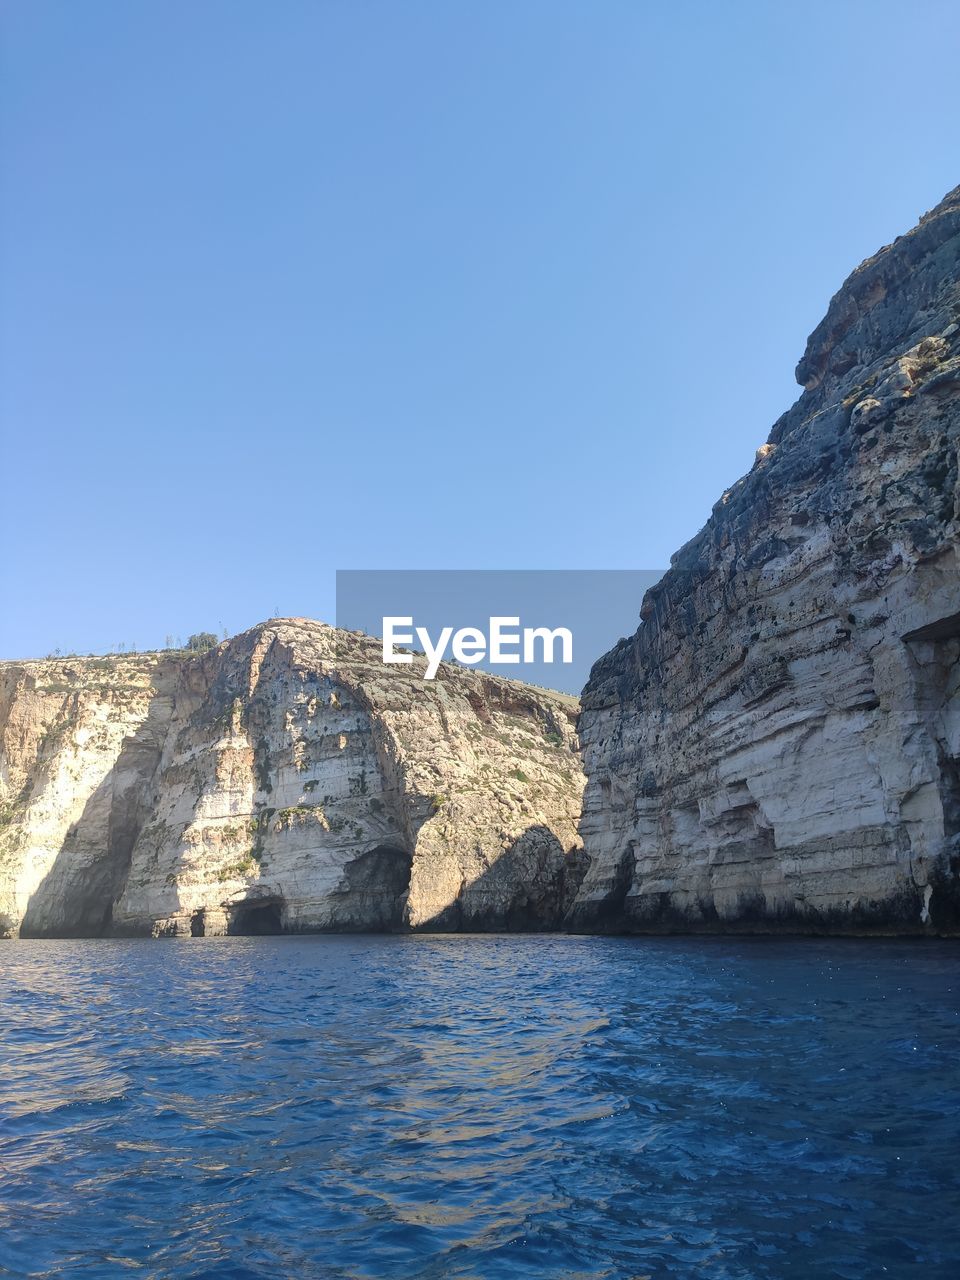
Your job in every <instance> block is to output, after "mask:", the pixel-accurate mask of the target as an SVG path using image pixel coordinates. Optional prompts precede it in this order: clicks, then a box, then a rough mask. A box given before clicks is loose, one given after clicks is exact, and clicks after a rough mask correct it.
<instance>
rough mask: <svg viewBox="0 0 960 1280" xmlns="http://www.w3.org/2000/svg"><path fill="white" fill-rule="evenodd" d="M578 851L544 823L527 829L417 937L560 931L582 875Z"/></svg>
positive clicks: (418, 929)
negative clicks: (429, 934) (566, 847)
mask: <svg viewBox="0 0 960 1280" xmlns="http://www.w3.org/2000/svg"><path fill="white" fill-rule="evenodd" d="M587 862H588V859H587V855H586V854H585V853H584V852H583V850H582V849H576V848H575V849H572V850H569V851H567V850H564V848H563V845H562V844H561V843H560V841H559V840H558V839H557V837H556V836H555V835H554V833H553V832H552V831H551V830H550V828H549V827H546V826H543V825H539V824H538V825H534V826H530V827H528V828H527V829H526V831H524V833H523V834H522V835H521V836H519V837H518V838H517V839H516V840H515V841H514V842H513V844H512V845H510V846H509V848H507V849H505V850H504V851H503V853H502V854H501V855H500V857H499V858H497V860H496V861H495V862H493V863H492V864H491V865H490V866H489V867H488V868H487V869H486V871H484V872H483V873H482V874H481V875H479V876H477V877H476V878H475V879H474V880H470V881H466V882H464V883H463V884H462V885H461V887H460V892H459V894H458V895H457V897H456V899H455V900H454V901H453V902H451V903H450V904H449V906H447V907H444V908H443V910H442V911H438V912H437V913H436V914H435V915H433V916H431V917H430V918H429V919H428V920H425V921H424V922H423V923H422V924H420V925H418V926H417V927H416V932H418V933H431V932H434V933H438V932H442V933H458V932H463V933H546V932H551V931H554V930H559V929H563V928H564V926H565V921H566V918H567V915H568V913H569V911H570V908H571V906H572V905H573V900H574V898H575V897H576V894H577V890H578V889H579V887H580V884H581V881H582V880H583V877H584V875H585V874H586V869H587Z"/></svg>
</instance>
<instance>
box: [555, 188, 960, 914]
mask: <svg viewBox="0 0 960 1280" xmlns="http://www.w3.org/2000/svg"><path fill="white" fill-rule="evenodd" d="M958 326H960V188H958V189H957V190H955V191H953V192H951V194H950V195H949V196H947V198H946V199H945V200H944V201H943V202H942V203H941V204H940V205H939V206H938V207H937V208H936V209H935V210H933V211H932V212H931V213H930V214H928V215H927V216H925V217H924V218H923V219H922V220H921V222H920V223H919V225H918V226H917V227H916V228H914V230H913V231H911V232H910V233H909V234H908V235H905V236H902V237H900V238H899V239H898V240H897V241H896V242H895V243H894V244H892V245H890V246H889V247H887V248H885V249H882V250H881V251H880V252H879V253H878V254H876V255H875V256H874V257H872V258H870V259H869V260H868V261H866V262H864V263H863V264H862V265H861V266H860V267H859V268H858V269H857V270H856V271H855V272H854V273H853V274H852V275H851V276H850V278H849V279H848V280H847V282H846V283H845V284H844V286H843V288H842V289H841V290H840V292H839V293H838V294H837V295H836V297H835V298H834V299H833V300H832V302H831V303H830V307H829V310H828V312H827V315H826V318H825V319H824V321H823V322H822V324H820V325H819V326H818V328H817V329H816V331H815V332H814V333H813V335H812V336H811V338H810V340H809V343H808V346H807V350H806V352H805V354H804V356H803V359H802V360H801V361H800V364H799V366H798V369H797V379H798V381H799V382H800V384H801V385H802V386H803V387H804V388H805V390H804V392H803V394H802V395H801V397H800V399H799V400H798V401H797V403H796V404H795V405H794V407H793V408H792V409H790V411H789V412H788V413H786V414H785V415H784V416H783V417H782V418H781V419H780V420H779V422H777V424H776V425H775V426H774V428H773V431H772V433H771V435H770V438H769V442H768V443H767V444H766V445H764V446H763V447H762V448H761V449H760V450H759V452H758V454H757V459H756V463H755V465H754V467H753V469H752V471H751V472H750V473H749V475H747V476H745V477H744V478H743V479H742V480H741V481H739V483H737V484H736V485H734V486H733V488H732V489H731V490H730V491H729V492H727V493H725V494H724V495H723V497H722V498H721V500H720V501H719V503H718V504H717V505H716V507H715V508H714V510H713V514H712V516H711V518H710V520H709V522H708V523H707V525H706V527H705V528H704V529H703V530H702V532H701V533H700V534H699V535H698V537H696V538H695V539H694V540H693V541H692V542H691V543H689V544H688V545H687V546H686V547H684V548H683V549H682V551H680V552H679V554H678V555H677V556H676V557H675V558H674V561H673V567H672V569H671V570H670V572H668V574H667V575H666V576H665V578H664V579H663V580H662V581H661V582H660V583H659V584H658V585H657V586H656V587H655V588H654V589H653V590H652V591H650V592H649V593H648V594H647V595H646V597H645V598H644V601H643V605H642V609H641V625H640V627H639V630H638V631H637V632H636V634H635V635H634V636H632V637H631V638H630V639H629V640H626V641H622V642H621V643H620V644H619V645H618V646H617V647H616V648H615V649H614V650H613V651H612V652H610V653H608V654H607V655H606V656H605V657H603V658H602V659H601V660H600V661H599V662H598V663H597V664H596V665H595V667H594V669H593V671H592V673H591V676H590V680H589V682H588V685H587V688H586V690H585V691H584V695H583V714H582V717H581V722H580V732H581V737H582V740H583V747H584V753H585V756H584V758H585V764H586V772H587V778H588V783H587V789H586V795H585V812H584V817H583V823H582V833H583V836H584V842H585V847H586V850H587V853H588V854H589V855H590V859H591V863H590V869H589V871H588V874H587V877H586V879H585V881H584V883H583V886H582V888H581V891H580V894H579V896H578V899H577V902H576V905H575V908H574V912H573V922H574V925H575V927H577V928H581V929H598V928H600V929H602V928H610V929H634V930H642V931H669V930H713V929H736V930H757V931H770V930H777V929H787V930H801V931H806V930H810V931H837V932H872V931H877V932H905V933H917V932H922V931H935V932H957V931H958V928H960V916H958V902H960V894H958V873H960V551H958V513H960V508H958V504H960V499H958V488H957V443H958V437H960V327H958ZM721 393H722V392H721Z"/></svg>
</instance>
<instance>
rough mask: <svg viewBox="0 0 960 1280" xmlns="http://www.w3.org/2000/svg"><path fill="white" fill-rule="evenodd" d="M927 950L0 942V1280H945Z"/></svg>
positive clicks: (945, 1018)
mask: <svg viewBox="0 0 960 1280" xmlns="http://www.w3.org/2000/svg"><path fill="white" fill-rule="evenodd" d="M958 977H960V948H958V947H957V946H956V945H954V944H950V943H942V944H937V943H905V942H885V941H863V942H856V941H836V942H825V941H813V940H804V941H796V942H791V941H779V940H778V941H773V940H721V939H705V940H691V939H686V940H684V939H663V940H648V939H602V938H561V937H507V936H490V937H462V936H461V937H432V938H431V937H349V938H347V937H316V938H257V939H245V938H234V939H208V940H206V939H196V940H191V941H189V942H186V941H184V942H180V943H151V942H119V941H117V942H112V941H102V942H96V941H95V942H26V941H24V942H18V943H10V944H7V945H6V946H4V947H2V948H0V1013H2V1016H3V1038H2V1046H0V1275H3V1276H48V1275H54V1274H67V1275H70V1276H74V1275H77V1276H85V1277H94V1276H95V1277H100V1276H115V1275H117V1274H119V1273H120V1271H121V1270H126V1269H127V1268H133V1269H135V1270H136V1271H137V1272H138V1273H139V1274H141V1275H144V1276H150V1277H174V1276H176V1277H181V1276H223V1277H227V1276H230V1277H240V1278H243V1277H260V1276H277V1275H287V1276H298V1277H311V1276H318V1277H328V1276H329V1277H378V1278H379V1277H385V1276H390V1277H394V1276H397V1277H425V1278H426V1277H447V1276H450V1277H483V1278H486V1277H501V1276H503V1277H516V1276H521V1277H522V1276H525V1275H537V1276H563V1277H584V1278H587V1277H589V1278H591V1280H593V1278H596V1280H599V1278H600V1277H605V1278H606V1277H623V1278H624V1280H626V1278H627V1277H632V1276H638V1275H651V1276H657V1275H677V1276H690V1275H697V1274H708V1275H710V1276H711V1277H736V1278H738V1280H742V1278H747V1277H771V1278H772V1277H792V1276H797V1277H800V1276H803V1277H807V1276H810V1275H813V1274H817V1275H834V1276H840V1277H846V1276H849V1277H856V1278H857V1280H860V1277H864V1276H869V1275H874V1274H877V1275H880V1274H883V1275H886V1276H897V1275H907V1274H911V1275H912V1274H914V1273H915V1270H916V1268H918V1267H922V1268H923V1272H924V1275H925V1276H926V1277H931V1276H933V1277H936V1276H940V1275H942V1276H945V1277H946V1276H948V1275H949V1276H951V1277H953V1276H955V1275H957V1274H958V1273H960V1243H958V1240H957V1236H956V1228H955V1223H956V1221H957V1215H958V1214H960V1165H958V1161H957V1159H956V1152H957V1150H958V1140H960V1077H958V1067H957V1063H958V1061H960V1021H958V1002H957V990H958Z"/></svg>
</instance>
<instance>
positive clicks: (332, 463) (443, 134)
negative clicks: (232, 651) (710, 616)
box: [0, 0, 960, 658]
mask: <svg viewBox="0 0 960 1280" xmlns="http://www.w3.org/2000/svg"><path fill="white" fill-rule="evenodd" d="M958 54H960V6H958V5H956V3H955V2H954V0H925V3H924V5H923V6H922V7H921V8H918V9H917V10H916V11H915V12H913V13H912V16H911V18H910V21H909V22H906V23H905V20H904V10H903V7H902V4H901V3H888V2H887V0H866V2H860V0H830V3H821V2H818V0H812V2H811V0H804V2H803V3H798V2H794V3H781V4H770V3H767V2H766V0H764V2H762V3H753V2H752V0H727V3H724V4H717V3H713V2H706V0H703V2H700V0H679V2H676V0H675V2H672V3H670V4H669V5H666V4H662V3H645V2H643V0H575V2H571V0H515V2H510V3H508V2H507V0H461V2H459V3H451V2H450V0H277V2H276V3H267V0H258V2H257V3H253V2H252V0H203V3H192V2H188V0H138V3H136V4H132V3H129V0H84V3H82V4H78V3H76V0H3V3H2V4H0V281H2V285H0V433H2V438H0V460H2V470H0V476H2V499H0V544H2V554H0V601H2V607H0V657H7V658H12V657H27V656H41V655H43V654H46V653H48V652H52V651H53V650H54V649H61V650H63V651H64V652H68V651H78V652H97V651H107V650H110V649H111V648H113V647H115V646H117V645H119V644H124V645H126V646H138V647H140V648H148V647H154V646H158V645H162V644H163V643H164V642H165V638H166V637H167V636H174V637H177V636H183V637H185V636H187V635H189V634H190V633H192V632H197V631H201V630H210V631H215V632H218V633H219V632H222V631H224V630H226V631H228V632H230V633H234V632H236V631H239V630H242V629H244V628H246V627H248V626H251V625H253V624H254V623H256V622H258V621H261V620H262V619H264V618H266V617H269V616H271V615H275V614H281V615H285V616H289V615H306V616H310V617H318V618H323V619H326V620H332V618H333V609H334V572H335V570H337V569H357V568H368V569H371V568H372V569H384V568H403V569H411V568H416V569H427V568H445V569H450V568H483V569H489V568H499V569H503V568H517V569H521V568H522V569H528V568H550V569H558V568H560V569H583V568H603V569H651V568H662V567H664V566H666V564H667V563H668V562H669V557H670V555H671V553H672V552H673V551H675V550H676V549H677V548H678V547H679V546H680V545H681V544H682V543H684V542H685V541H686V540H687V539H688V538H690V537H691V536H693V535H694V534H695V533H696V532H697V530H698V529H699V528H700V527H701V526H702V524H703V522H704V521H705V519H706V518H707V516H708V515H709V512H710V508H711V506H712V505H713V503H714V502H715V501H716V500H717V499H718V498H719V496H720V495H721V493H722V492H723V490H724V489H725V488H726V487H727V486H729V485H730V484H731V483H732V482H733V481H734V480H736V479H737V477H738V476H739V475H741V474H742V473H743V472H744V471H746V470H748V469H749V467H750V466H751V464H752V462H753V458H754V453H755V450H756V448H757V447H758V446H759V445H760V444H761V443H762V442H763V441H764V440H765V438H766V436H767V434H768V432H769V429H770V427H771V425H772V424H773V422H774V421H775V420H776V418H777V417H778V416H779V415H780V414H781V413H782V412H783V411H784V410H786V409H787V408H788V407H789V406H790V404H791V403H792V402H793V401H794V400H795V399H796V396H797V394H798V388H797V386H796V384H795V381H794V378H793V370H794V367H795V365H796V362H797V360H798V359H799V357H800V355H801V354H802V352H803V348H804V343H805V340H806V336H807V334H808V333H809V332H810V331H811V330H812V329H813V327H814V326H815V325H816V324H817V322H818V321H819V320H820V318H821V317H822V315H823V313H824V311H825V309H826V306H827V303H828V301H829V299H830V297H831V295H832V294H833V293H834V292H835V291H836V290H837V288H839V286H840V285H841V283H842V282H843V280H844V278H845V277H846V276H847V275H848V274H849V272H850V271H851V270H852V269H853V268H854V267H855V266H856V265H857V263H858V262H860V261H861V260H862V259H863V258H864V257H866V256H867V255H869V254H871V253H873V252H874V251H875V250H876V249H877V248H879V247H880V246H881V245H883V244H885V243H889V241H890V240H892V239H893V238H894V237H895V236H896V235H898V234H900V233H902V232H904V231H907V230H908V229H909V228H910V227H911V226H912V225H913V224H914V223H915V222H916V220H917V218H918V216H919V215H920V214H921V213H923V212H924V211H925V210H927V209H929V208H931V207H932V206H933V205H934V204H936V203H937V202H938V201H939V200H940V199H941V197H942V196H943V195H944V194H945V193H946V192H947V191H948V190H949V189H950V188H951V187H953V186H955V185H956V184H957V183H958V182H960V155H958V152H960V146H958V137H960V134H958V131H957V129H956V83H957V77H956V67H957V60H958ZM638 604H639V602H638Z"/></svg>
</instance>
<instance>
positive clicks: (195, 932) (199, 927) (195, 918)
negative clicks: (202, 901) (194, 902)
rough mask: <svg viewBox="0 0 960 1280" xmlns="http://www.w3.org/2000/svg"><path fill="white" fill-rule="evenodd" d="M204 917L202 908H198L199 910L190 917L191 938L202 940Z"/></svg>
mask: <svg viewBox="0 0 960 1280" xmlns="http://www.w3.org/2000/svg"><path fill="white" fill-rule="evenodd" d="M206 916H207V913H206V911H205V910H204V908H203V907H200V908H199V910H197V911H195V912H194V913H193V915H192V916H191V917H190V937H191V938H202V937H203V936H204V930H205V929H206Z"/></svg>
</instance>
